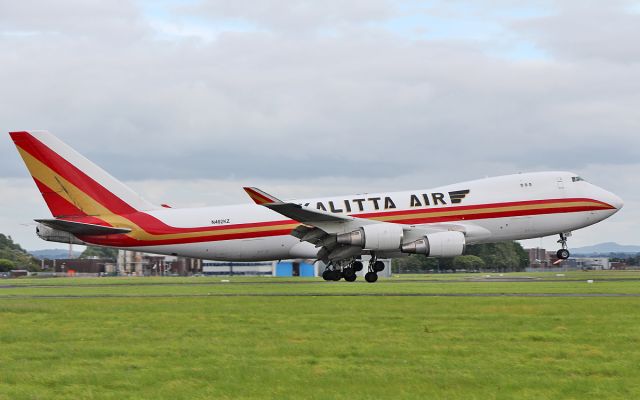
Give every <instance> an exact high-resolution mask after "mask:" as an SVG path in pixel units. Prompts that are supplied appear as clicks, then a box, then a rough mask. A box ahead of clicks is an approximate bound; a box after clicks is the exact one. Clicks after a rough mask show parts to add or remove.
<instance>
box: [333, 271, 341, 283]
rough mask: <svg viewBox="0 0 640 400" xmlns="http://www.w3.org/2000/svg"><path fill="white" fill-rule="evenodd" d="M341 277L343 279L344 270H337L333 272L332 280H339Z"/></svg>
mask: <svg viewBox="0 0 640 400" xmlns="http://www.w3.org/2000/svg"><path fill="white" fill-rule="evenodd" d="M340 279H342V272H340V271H338V270H335V271H333V272H332V274H331V280H333V281H336V282H337V281H339V280H340Z"/></svg>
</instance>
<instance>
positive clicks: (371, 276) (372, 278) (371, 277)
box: [364, 272, 378, 283]
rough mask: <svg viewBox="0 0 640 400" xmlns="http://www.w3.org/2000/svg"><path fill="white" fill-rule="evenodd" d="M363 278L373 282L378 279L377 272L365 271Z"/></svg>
mask: <svg viewBox="0 0 640 400" xmlns="http://www.w3.org/2000/svg"><path fill="white" fill-rule="evenodd" d="M364 279H365V280H366V281H367V282H369V283H373V282H375V281H377V280H378V274H376V273H375V272H367V274H366V275H365V276H364Z"/></svg>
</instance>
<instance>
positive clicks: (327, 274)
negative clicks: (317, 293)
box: [322, 269, 331, 281]
mask: <svg viewBox="0 0 640 400" xmlns="http://www.w3.org/2000/svg"><path fill="white" fill-rule="evenodd" d="M322 279H324V280H325V281H330V280H331V270H328V269H325V270H324V272H322Z"/></svg>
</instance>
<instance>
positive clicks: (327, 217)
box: [244, 187, 381, 234]
mask: <svg viewBox="0 0 640 400" xmlns="http://www.w3.org/2000/svg"><path fill="white" fill-rule="evenodd" d="M244 190H245V191H246V192H247V193H248V194H249V196H250V197H251V198H252V199H253V201H255V202H256V204H259V205H261V206H264V207H267V208H269V209H271V210H273V211H275V212H277V213H278V214H281V215H284V216H285V217H288V218H291V219H293V220H295V221H298V222H301V223H303V224H305V225H310V226H312V227H316V228H319V229H322V230H323V231H324V232H326V233H328V234H338V233H345V232H350V231H352V230H354V229H358V228H359V227H361V226H363V225H370V224H376V223H381V222H378V221H372V220H368V219H363V218H356V217H351V216H348V215H337V214H332V213H329V212H326V211H321V210H316V209H314V208H310V207H304V206H302V205H300V204H296V203H289V202H285V201H282V200H279V199H278V198H277V197H274V196H272V195H270V194H268V193H266V192H264V191H262V190H260V189H258V188H254V187H245V188H244Z"/></svg>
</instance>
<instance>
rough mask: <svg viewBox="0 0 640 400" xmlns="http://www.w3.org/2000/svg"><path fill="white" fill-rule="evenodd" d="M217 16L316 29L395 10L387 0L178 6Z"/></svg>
mask: <svg viewBox="0 0 640 400" xmlns="http://www.w3.org/2000/svg"><path fill="white" fill-rule="evenodd" d="M177 9H178V10H180V11H181V12H182V13H184V14H186V15H189V16H194V15H197V16H199V17H203V16H204V17H208V18H212V19H214V20H218V21H219V20H229V19H230V20H237V21H243V22H247V23H250V24H253V25H255V26H257V27H258V28H266V29H269V30H274V31H279V32H298V33H301V32H314V31H316V30H318V29H323V28H325V29H334V28H341V27H347V26H348V25H349V24H362V23H367V22H371V21H380V20H384V19H387V18H389V17H390V16H392V15H394V14H395V9H394V7H393V5H392V2H390V1H388V0H351V1H346V2H345V1H341V0H327V1H320V2H319V1H313V0H293V1H291V0H240V1H238V0H235V1H234V0H208V1H201V2H198V3H196V4H195V5H188V6H181V7H177Z"/></svg>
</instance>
